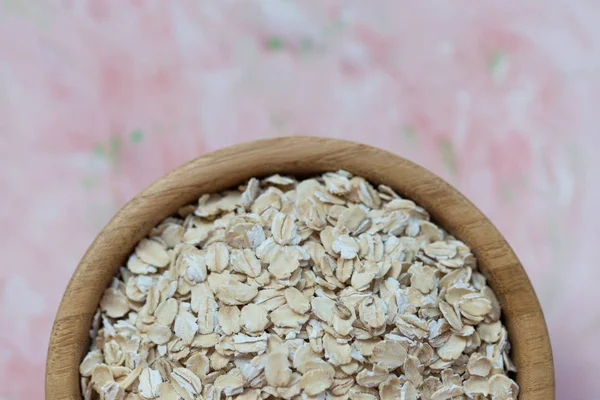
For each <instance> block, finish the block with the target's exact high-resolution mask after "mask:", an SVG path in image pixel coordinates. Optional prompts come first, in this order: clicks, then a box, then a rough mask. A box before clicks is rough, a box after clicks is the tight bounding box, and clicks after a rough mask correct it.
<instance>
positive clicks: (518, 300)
mask: <svg viewBox="0 0 600 400" xmlns="http://www.w3.org/2000/svg"><path fill="white" fill-rule="evenodd" d="M338 169H345V170H348V171H350V172H352V173H354V174H356V175H360V176H363V177H364V178H367V179H368V180H370V181H371V182H372V183H374V184H381V183H383V184H386V185H388V186H390V187H392V188H393V189H395V190H396V191H397V192H398V193H399V194H401V195H402V196H404V197H406V198H409V199H411V200H413V201H415V202H416V203H418V204H419V205H421V206H423V207H424V208H425V209H426V210H427V211H428V212H429V213H430V215H431V217H432V219H433V220H434V221H435V222H436V223H438V224H439V225H440V226H442V227H443V228H445V229H446V230H448V231H449V232H451V233H452V234H453V235H455V236H456V237H458V238H459V239H461V240H462V241H464V242H465V243H467V244H468V245H469V246H470V247H471V249H472V250H473V252H474V254H475V256H476V257H477V259H478V262H479V266H480V269H481V271H482V272H483V273H484V274H485V275H486V277H487V278H488V282H489V284H490V286H491V287H492V289H493V290H494V291H495V292H496V294H497V296H498V298H499V300H500V303H501V305H502V312H503V321H504V323H505V325H506V327H507V329H508V331H509V338H510V340H511V343H512V345H513V349H512V353H511V354H512V357H513V361H514V362H515V364H516V366H517V368H518V373H517V375H516V380H517V383H518V384H519V386H520V387H521V394H520V396H519V398H520V399H521V400H542V399H543V400H548V399H553V398H554V370H553V363H552V352H551V349H550V343H549V337H548V332H547V329H546V324H545V321H544V317H543V314H542V311H541V308H540V305H539V302H538V300H537V297H536V295H535V293H534V291H533V288H532V286H531V283H530V282H529V279H528V278H527V275H526V274H525V271H524V270H523V268H522V266H521V264H520V262H519V260H518V259H517V258H516V256H515V254H514V253H513V251H512V249H511V248H510V247H509V246H508V244H507V243H506V241H505V240H504V238H503V237H502V236H501V235H500V233H499V232H498V231H497V230H496V228H495V227H494V226H493V225H492V224H491V223H490V221H489V220H488V219H487V218H486V217H485V216H484V215H483V214H482V213H481V212H480V211H479V210H478V209H477V208H476V207H475V206H474V205H473V204H472V203H471V202H469V201H468V200H467V199H466V198H465V197H464V196H463V195H461V194H460V193H459V192H458V191H457V190H456V189H454V188H453V187H452V186H450V185H449V184H447V183H446V182H444V181H443V180H442V179H440V178H438V177H437V176H435V175H434V174H432V173H431V172H429V171H427V170H426V169H424V168H422V167H420V166H418V165H416V164H414V163H412V162H410V161H407V160H405V159H403V158H401V157H398V156H396V155H393V154H391V153H388V152H386V151H384V150H380V149H377V148H373V147H369V146H365V145H361V144H357V143H352V142H347V141H342V140H333V139H322V138H312V137H298V138H279V139H269V140H262V141H257V142H250V143H245V144H241V145H237V146H233V147H229V148H226V149H223V150H219V151H216V152H213V153H210V154H207V155H205V156H203V157H200V158H198V159H196V160H194V161H191V162H190V163H188V164H185V165H183V166H182V167H180V168H178V169H176V170H174V171H173V172H171V173H170V174H168V175H166V176H164V177H163V178H161V179H159V180H158V181H157V182H155V183H154V184H152V185H151V186H150V187H149V188H147V189H146V190H144V191H143V192H141V193H140V194H139V195H138V196H136V197H135V198H134V199H133V200H131V201H130V202H129V203H128V204H127V205H125V207H123V209H121V210H120V211H119V213H118V214H117V215H116V216H115V217H114V218H113V219H112V220H111V221H110V222H109V223H108V225H107V226H106V227H105V228H104V229H103V230H102V232H101V233H100V234H99V235H98V237H97V238H96V240H95V241H94V243H93V244H92V245H91V246H90V248H89V249H88V251H87V253H86V254H85V255H84V257H83V259H82V260H81V262H80V264H79V266H78V267H77V269H76V271H75V273H74V274H73V277H72V278H71V281H70V283H69V285H68V287H67V290H66V292H65V294H64V297H63V300H62V302H61V305H60V308H59V310H58V313H57V316H56V320H55V322H54V326H53V330H52V335H51V338H50V346H49V350H48V360H47V366H46V399H48V400H64V399H80V398H81V395H80V389H79V363H80V361H81V359H82V358H83V356H84V355H85V353H86V351H87V348H88V346H89V334H88V332H89V329H90V326H91V319H92V316H93V314H94V312H95V311H96V308H97V307H98V303H99V301H100V298H101V296H102V293H103V291H104V289H105V288H106V287H107V286H108V284H109V282H110V280H111V278H112V277H113V276H114V274H115V273H116V272H117V270H118V268H119V266H121V265H123V264H124V262H125V261H126V260H127V257H128V256H129V254H130V253H131V251H132V249H133V248H134V246H135V245H136V243H137V242H138V241H139V240H140V239H142V238H143V237H144V236H145V235H146V234H147V233H148V232H149V231H150V229H151V228H152V227H153V226H155V225H156V224H157V223H158V222H160V221H161V220H163V219H164V218H166V217H168V216H170V215H173V214H175V213H176V211H177V210H178V209H179V208H180V207H181V206H183V205H185V204H189V203H192V202H195V201H196V200H197V199H198V197H200V195H201V194H203V193H211V192H218V191H221V190H223V189H226V188H229V187H232V186H235V185H237V184H240V183H242V182H244V181H245V180H247V179H249V178H250V177H252V176H265V175H270V174H274V173H280V174H291V175H295V176H297V177H304V176H310V175H315V174H318V173H321V172H325V171H332V170H333V171H335V170H338Z"/></svg>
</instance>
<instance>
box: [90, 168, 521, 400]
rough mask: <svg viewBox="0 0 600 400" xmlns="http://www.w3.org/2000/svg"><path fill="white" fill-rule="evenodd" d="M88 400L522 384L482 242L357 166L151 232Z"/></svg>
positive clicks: (264, 183) (354, 393) (368, 396)
mask: <svg viewBox="0 0 600 400" xmlns="http://www.w3.org/2000/svg"><path fill="white" fill-rule="evenodd" d="M91 337H92V345H91V348H90V351H89V353H88V354H87V356H86V357H85V358H84V360H83V361H82V363H81V366H80V373H81V386H82V390H83V396H84V398H85V399H98V398H100V399H107V400H116V399H118V400H120V399H127V400H140V399H166V400H178V399H185V400H193V399H207V400H216V399H223V398H227V399H233V398H237V399H245V400H257V399H267V398H284V399H356V400H372V399H384V400H391V399H401V400H417V399H422V400H428V399H431V400H444V399H454V400H458V399H465V400H466V399H478V400H482V399H498V400H508V399H516V398H517V396H518V392H519V387H518V386H517V384H516V383H515V382H514V381H513V380H512V379H511V378H509V377H508V376H507V374H508V373H509V372H510V371H512V372H514V371H515V367H514V365H513V363H512V362H511V360H510V358H509V356H508V353H509V351H510V344H509V342H508V339H507V331H506V329H505V327H504V326H503V325H502V322H501V321H500V306H499V304H498V300H497V299H496V296H495V295H494V293H493V292H492V290H491V289H490V288H489V287H488V286H487V285H486V279H485V277H484V276H483V275H482V274H481V273H479V272H477V263H476V260H475V258H474V257H473V254H472V253H471V251H470V249H469V248H468V247H467V246H466V245H465V244H464V243H462V242H461V241H459V240H457V239H456V238H454V237H453V236H451V235H449V234H448V233H447V232H445V231H444V230H442V229H441V228H439V227H438V226H436V225H435V224H433V223H432V222H430V221H429V215H428V214H427V212H426V211H425V210H424V209H423V208H421V207H419V206H417V205H415V203H413V202H412V201H410V200H406V199H403V198H401V197H400V196H399V195H397V194H396V193H395V192H394V191H393V190H392V189H390V188H389V187H387V186H383V185H381V186H379V187H378V189H377V190H376V189H375V188H374V187H373V186H372V185H371V184H369V182H367V181H366V180H365V179H363V178H361V177H358V176H352V175H351V174H349V173H348V172H345V171H338V172H335V173H326V174H324V175H322V176H320V177H318V178H314V179H308V180H303V181H297V180H295V179H292V178H288V177H283V176H279V175H275V176H271V177H269V178H266V179H263V180H258V179H255V178H252V179H250V180H249V181H248V182H247V184H246V185H244V186H241V187H240V188H239V189H238V190H231V191H226V192H223V193H221V194H210V195H209V194H206V195H203V196H202V197H201V198H200V200H199V201H198V205H192V206H187V207H184V208H183V209H181V210H180V212H179V217H176V218H167V219H166V220H165V221H164V222H162V223H161V224H160V225H158V226H157V227H155V228H154V229H153V230H152V232H150V235H149V237H148V238H146V239H144V240H142V241H141V242H140V243H139V244H138V245H137V247H136V249H135V252H134V253H133V254H132V255H131V257H130V258H129V260H128V262H127V266H126V267H123V268H121V269H120V272H119V275H118V276H117V277H115V278H114V280H113V282H112V284H111V286H110V287H109V288H108V289H106V292H105V293H104V296H103V298H102V301H101V303H100V308H99V310H98V312H97V314H96V316H95V318H94V321H93V329H92V332H91Z"/></svg>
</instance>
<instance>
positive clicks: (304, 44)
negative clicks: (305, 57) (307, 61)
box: [300, 37, 314, 51]
mask: <svg viewBox="0 0 600 400" xmlns="http://www.w3.org/2000/svg"><path fill="white" fill-rule="evenodd" d="M313 46H314V43H313V40H312V38H309V37H304V38H302V40H301V41H300V49H301V50H302V51H309V50H310V49H312V48H313Z"/></svg>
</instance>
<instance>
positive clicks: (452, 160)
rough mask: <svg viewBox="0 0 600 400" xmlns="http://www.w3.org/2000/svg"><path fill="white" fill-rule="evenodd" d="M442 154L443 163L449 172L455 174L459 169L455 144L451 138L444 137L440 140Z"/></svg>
mask: <svg viewBox="0 0 600 400" xmlns="http://www.w3.org/2000/svg"><path fill="white" fill-rule="evenodd" d="M439 146H440V154H441V156H442V163H443V164H444V167H445V168H446V169H447V170H448V172H450V173H452V174H455V173H456V172H457V171H458V165H457V163H456V155H455V154H454V145H453V144H452V141H450V139H442V140H440V142H439Z"/></svg>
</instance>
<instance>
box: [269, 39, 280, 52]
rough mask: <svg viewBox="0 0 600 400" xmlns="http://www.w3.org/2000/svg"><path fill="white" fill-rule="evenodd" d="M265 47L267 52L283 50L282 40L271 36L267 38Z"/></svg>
mask: <svg viewBox="0 0 600 400" xmlns="http://www.w3.org/2000/svg"><path fill="white" fill-rule="evenodd" d="M267 46H268V47H269V50H273V51H277V50H281V49H283V40H281V38H280V37H277V36H272V37H270V38H269V41H268V42H267Z"/></svg>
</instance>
